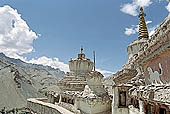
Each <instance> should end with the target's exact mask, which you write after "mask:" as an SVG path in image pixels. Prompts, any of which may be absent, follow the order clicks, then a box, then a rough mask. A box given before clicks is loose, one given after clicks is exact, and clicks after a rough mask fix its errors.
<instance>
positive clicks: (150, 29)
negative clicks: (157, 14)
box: [148, 25, 159, 36]
mask: <svg viewBox="0 0 170 114" xmlns="http://www.w3.org/2000/svg"><path fill="white" fill-rule="evenodd" d="M158 26H159V25H155V26H153V27H150V28H149V29H148V31H149V36H151V35H152V34H153V33H154V32H155V29H156V28H157V27H158Z"/></svg>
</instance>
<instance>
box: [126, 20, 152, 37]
mask: <svg viewBox="0 0 170 114" xmlns="http://www.w3.org/2000/svg"><path fill="white" fill-rule="evenodd" d="M151 23H152V21H146V24H147V25H148V24H151ZM138 30H139V26H138V25H132V26H131V27H129V28H125V32H124V33H125V34H126V35H127V36H130V35H133V34H136V33H137V32H138ZM151 30H152V27H151V28H148V31H149V33H150V31H151Z"/></svg>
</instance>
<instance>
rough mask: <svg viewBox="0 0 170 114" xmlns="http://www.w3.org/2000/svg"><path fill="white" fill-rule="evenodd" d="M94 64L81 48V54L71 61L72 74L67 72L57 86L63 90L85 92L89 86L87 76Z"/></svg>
mask: <svg viewBox="0 0 170 114" xmlns="http://www.w3.org/2000/svg"><path fill="white" fill-rule="evenodd" d="M93 66H94V64H93V62H92V61H90V59H88V58H86V55H85V54H84V53H83V48H81V51H80V53H79V54H78V55H77V57H76V58H75V59H71V60H70V61H69V69H70V72H67V73H66V75H65V76H64V77H63V79H61V80H59V82H58V83H57V85H58V86H59V87H60V89H61V90H66V91H83V90H84V87H85V85H87V81H86V78H85V77H86V76H87V75H88V73H90V72H91V71H92V70H93Z"/></svg>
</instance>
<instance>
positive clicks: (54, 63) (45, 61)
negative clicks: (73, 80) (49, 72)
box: [27, 56, 69, 72]
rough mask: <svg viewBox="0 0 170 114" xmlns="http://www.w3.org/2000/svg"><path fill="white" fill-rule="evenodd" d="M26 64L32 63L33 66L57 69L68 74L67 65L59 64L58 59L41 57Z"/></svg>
mask: <svg viewBox="0 0 170 114" xmlns="http://www.w3.org/2000/svg"><path fill="white" fill-rule="evenodd" d="M27 62H28V63H33V64H41V65H44V66H51V67H52V68H59V69H60V70H62V71H65V72H69V66H68V64H65V63H64V62H61V61H60V60H59V59H58V58H48V57H45V56H42V57H40V58H37V59H34V58H33V59H31V60H29V61H27Z"/></svg>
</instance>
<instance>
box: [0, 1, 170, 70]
mask: <svg viewBox="0 0 170 114" xmlns="http://www.w3.org/2000/svg"><path fill="white" fill-rule="evenodd" d="M4 5H8V6H10V7H11V8H12V9H17V13H18V14H21V20H24V21H25V22H26V24H27V25H28V29H29V30H32V31H33V32H34V33H35V34H36V36H34V35H35V34H34V35H33V36H34V37H33V36H31V40H29V43H26V44H27V45H28V46H27V48H26V50H27V51H26V50H24V51H23V50H22V52H21V51H16V50H17V49H21V48H22V46H23V45H21V46H20V47H17V46H18V45H16V46H14V47H12V46H11V49H10V50H13V48H14V50H15V51H13V52H10V50H8V51H7V50H5V51H4V48H5V46H4V47H3V48H1V47H0V51H1V52H4V53H5V54H6V55H8V56H11V57H15V58H19V57H22V58H24V59H25V61H31V60H32V59H33V60H32V61H31V62H32V63H39V62H40V63H41V61H42V60H43V59H40V60H39V61H38V59H39V58H41V57H44V58H45V57H46V60H47V61H44V62H43V63H42V64H45V63H46V62H49V61H50V63H49V64H47V65H54V64H53V63H52V62H53V61H54V62H55V63H56V60H57V61H58V62H60V63H61V64H59V65H63V64H67V63H68V60H69V59H70V58H71V57H72V58H75V57H76V56H77V53H79V51H80V46H81V45H82V46H83V47H84V52H85V53H86V55H87V57H89V58H91V59H92V58H93V57H92V51H93V50H95V51H96V56H97V57H96V59H97V60H96V62H97V63H96V67H97V68H98V69H101V70H106V71H111V72H116V71H118V70H120V69H121V67H122V66H123V64H124V63H125V62H126V61H127V60H128V56H127V52H126V48H127V46H128V45H129V44H130V43H131V42H132V41H133V40H136V39H137V26H136V25H137V24H138V16H137V13H138V9H139V7H140V6H144V11H145V13H146V15H147V16H146V17H145V19H146V20H147V21H148V25H147V26H148V28H149V32H150V31H153V29H154V28H155V27H156V26H157V25H159V24H160V23H161V22H162V21H163V20H164V18H165V17H166V16H168V13H169V12H168V10H167V9H168V8H166V6H167V5H168V1H166V0H0V6H1V7H4ZM12 9H9V10H12ZM169 9H170V8H169ZM0 11H1V10H0ZM136 11H137V12H136ZM10 15H11V14H10ZM16 15H17V14H16ZM16 15H15V16H16ZM13 16H14V15H13ZM15 16H14V17H15ZM0 17H5V16H4V13H3V14H2V15H1V14H0ZM6 18H7V17H6ZM9 18H10V17H9ZM11 18H12V17H11ZM16 21H17V20H16ZM0 25H1V23H0ZM25 26H26V25H25ZM17 30H18V29H17ZM20 32H21V31H20ZM23 32H25V31H24V30H23ZM0 34H2V36H3V33H1V30H0ZM27 38H28V39H29V38H30V36H29V35H28V37H27ZM21 39H22V40H20V41H19V42H20V43H22V41H24V43H25V42H27V40H23V38H21ZM0 40H1V38H0ZM0 42H1V41H0ZM16 42H18V40H17V38H16V40H12V41H11V45H13V44H14V45H15V43H16ZM24 43H23V44H24ZM16 47H17V48H16ZM28 47H29V48H28ZM7 48H8V47H7ZM23 49H25V48H24V46H23ZM29 49H32V50H30V51H28V50H29ZM54 58H55V59H54ZM56 64H57V63H56ZM57 65H58V64H57ZM56 67H57V66H56Z"/></svg>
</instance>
